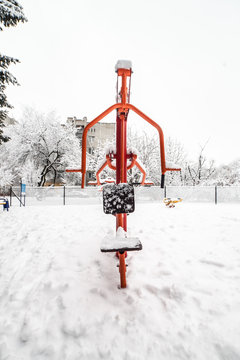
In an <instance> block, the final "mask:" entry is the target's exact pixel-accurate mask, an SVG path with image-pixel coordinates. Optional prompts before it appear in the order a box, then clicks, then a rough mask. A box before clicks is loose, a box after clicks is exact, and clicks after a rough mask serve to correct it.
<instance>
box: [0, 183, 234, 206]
mask: <svg viewBox="0 0 240 360" xmlns="http://www.w3.org/2000/svg"><path fill="white" fill-rule="evenodd" d="M1 193H2V195H5V196H7V197H8V198H9V200H10V204H11V205H13V206H15V205H18V206H23V204H25V205H26V206H34V205H38V206H39V205H84V204H101V203H102V189H101V187H87V188H85V189H82V188H81V187H80V186H61V187H31V186H27V187H26V193H25V195H23V194H21V190H20V187H19V186H16V187H12V188H11V189H10V188H5V189H4V193H3V189H0V194H1ZM164 197H170V198H177V197H181V198H182V199H183V201H184V202H202V203H215V204H218V203H239V204H240V186H221V187H220V186H166V187H165V188H164V189H161V188H160V187H157V186H151V187H141V186H139V187H135V200H136V202H137V203H141V202H149V201H151V202H159V201H162V200H163V198H164ZM19 199H22V202H20V201H19Z"/></svg>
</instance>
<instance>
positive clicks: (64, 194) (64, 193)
mask: <svg viewBox="0 0 240 360" xmlns="http://www.w3.org/2000/svg"><path fill="white" fill-rule="evenodd" d="M65 197H66V190H65V185H63V205H66V204H65Z"/></svg>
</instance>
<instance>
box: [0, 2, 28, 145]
mask: <svg viewBox="0 0 240 360" xmlns="http://www.w3.org/2000/svg"><path fill="white" fill-rule="evenodd" d="M25 21H27V19H26V17H25V16H24V13H23V8H22V6H21V5H19V3H18V2H17V1H15V0H0V25H1V24H2V25H3V26H5V27H10V26H16V25H17V24H18V23H19V22H25ZM2 30H3V28H2V27H1V26H0V31H2ZM17 62H19V61H18V60H17V59H14V58H12V57H9V56H6V55H3V54H1V53H0V144H1V143H2V142H6V141H7V140H8V139H9V138H8V137H6V136H3V129H2V128H3V127H4V119H5V118H6V116H7V109H9V108H12V105H11V104H9V102H8V100H7V96H6V94H5V90H6V86H7V85H8V84H13V85H18V82H17V79H16V78H15V77H14V76H13V75H12V74H11V73H10V72H9V71H8V67H9V65H11V64H16V63H17Z"/></svg>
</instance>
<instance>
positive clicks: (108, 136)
mask: <svg viewBox="0 0 240 360" xmlns="http://www.w3.org/2000/svg"><path fill="white" fill-rule="evenodd" d="M88 123H89V122H88V121H87V118H86V117H83V118H82V119H77V118H76V117H75V116H73V117H68V118H67V124H70V125H72V126H74V127H75V128H76V136H77V137H78V138H79V141H80V143H82V134H83V130H84V128H85V127H86V126H87V124H88ZM114 138H115V123H106V122H99V123H97V124H95V125H94V126H93V127H92V128H91V129H90V130H89V131H88V135H87V152H88V153H89V154H92V155H94V152H95V150H96V148H97V147H98V146H99V143H105V142H106V141H107V140H110V141H111V140H114ZM94 176H95V174H94V173H93V172H91V171H87V176H86V180H87V182H88V181H89V180H92V179H93V177H94Z"/></svg>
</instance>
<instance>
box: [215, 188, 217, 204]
mask: <svg viewBox="0 0 240 360" xmlns="http://www.w3.org/2000/svg"><path fill="white" fill-rule="evenodd" d="M215 205H217V186H215Z"/></svg>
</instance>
